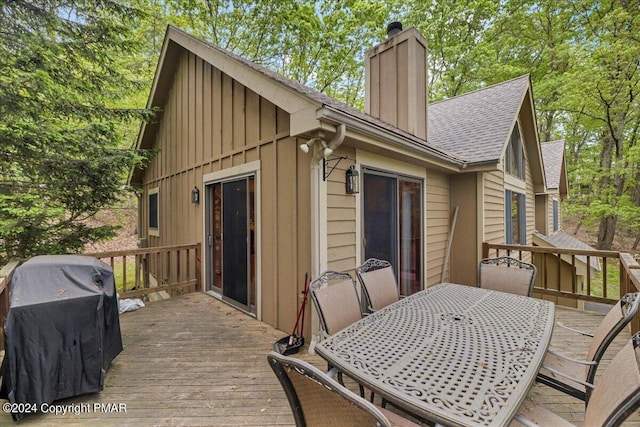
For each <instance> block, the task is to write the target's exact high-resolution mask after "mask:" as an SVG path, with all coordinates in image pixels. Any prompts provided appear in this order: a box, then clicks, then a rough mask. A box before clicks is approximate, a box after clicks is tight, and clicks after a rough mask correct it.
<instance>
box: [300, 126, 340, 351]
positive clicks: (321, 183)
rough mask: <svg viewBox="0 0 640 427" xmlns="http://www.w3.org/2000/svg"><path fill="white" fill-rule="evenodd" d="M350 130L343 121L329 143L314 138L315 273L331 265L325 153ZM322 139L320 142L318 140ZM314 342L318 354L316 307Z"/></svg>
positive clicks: (313, 273)
mask: <svg viewBox="0 0 640 427" xmlns="http://www.w3.org/2000/svg"><path fill="white" fill-rule="evenodd" d="M345 134H346V126H345V125H344V124H340V125H338V127H337V132H336V135H335V136H334V138H333V139H332V140H331V141H330V142H329V143H328V144H327V143H325V142H324V141H322V140H320V139H312V140H311V141H309V142H308V143H307V146H308V145H309V144H313V158H312V159H311V271H312V273H311V277H312V278H313V279H315V278H317V277H319V276H320V273H322V272H323V271H325V270H326V269H327V185H326V182H325V180H324V175H323V174H324V168H323V166H324V165H323V162H324V159H325V157H327V156H329V155H331V153H333V151H334V150H335V149H336V148H338V147H339V146H340V144H342V142H343V141H344V137H345ZM314 142H320V144H314ZM311 313H312V314H311V342H310V343H309V353H311V354H315V351H314V348H315V346H316V344H317V343H318V341H319V339H320V322H319V319H318V316H317V314H314V313H315V310H314V309H313V308H312V309H311Z"/></svg>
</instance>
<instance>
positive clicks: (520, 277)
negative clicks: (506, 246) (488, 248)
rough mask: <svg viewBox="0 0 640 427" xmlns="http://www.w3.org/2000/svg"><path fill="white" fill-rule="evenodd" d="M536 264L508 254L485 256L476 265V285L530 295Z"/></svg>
mask: <svg viewBox="0 0 640 427" xmlns="http://www.w3.org/2000/svg"><path fill="white" fill-rule="evenodd" d="M535 278H536V266H535V265H533V264H529V263H528V262H524V261H520V260H518V259H515V258H511V257H508V256H502V257H498V258H485V259H483V260H481V261H480V264H479V265H478V287H479V288H484V289H491V290H494V291H500V292H508V293H512V294H517V295H525V296H528V297H530V296H531V292H532V291H533V282H534V280H535Z"/></svg>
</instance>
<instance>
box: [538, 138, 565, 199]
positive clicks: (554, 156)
mask: <svg viewBox="0 0 640 427" xmlns="http://www.w3.org/2000/svg"><path fill="white" fill-rule="evenodd" d="M540 147H541V149H542V163H543V164H544V174H545V177H546V178H547V187H549V188H560V173H561V171H562V159H563V157H564V139H560V140H558V141H549V142H543V143H542V144H540Z"/></svg>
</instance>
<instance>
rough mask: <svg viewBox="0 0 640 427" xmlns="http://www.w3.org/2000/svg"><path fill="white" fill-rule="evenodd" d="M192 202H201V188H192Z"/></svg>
mask: <svg viewBox="0 0 640 427" xmlns="http://www.w3.org/2000/svg"><path fill="white" fill-rule="evenodd" d="M191 203H194V204H196V205H197V204H198V203H200V190H198V187H193V190H191Z"/></svg>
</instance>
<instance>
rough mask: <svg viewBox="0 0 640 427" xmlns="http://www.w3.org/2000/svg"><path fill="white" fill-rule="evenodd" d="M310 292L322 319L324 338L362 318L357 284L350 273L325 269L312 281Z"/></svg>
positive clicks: (321, 325)
mask: <svg viewBox="0 0 640 427" xmlns="http://www.w3.org/2000/svg"><path fill="white" fill-rule="evenodd" d="M330 283H331V284H330ZM309 293H310V294H311V301H313V305H314V307H315V308H316V312H317V313H318V317H319V319H320V327H321V329H322V334H323V338H326V337H328V336H331V335H333V334H335V333H336V332H338V331H340V330H341V329H344V328H346V327H347V326H349V325H351V324H352V323H354V322H357V321H358V320H360V319H362V313H361V312H360V299H359V298H358V292H357V290H356V284H355V282H354V281H353V278H352V277H351V275H350V274H348V273H342V272H338V271H325V272H324V273H322V274H321V275H320V277H318V278H317V279H316V280H314V281H313V282H311V284H310V285H309Z"/></svg>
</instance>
